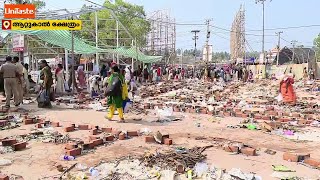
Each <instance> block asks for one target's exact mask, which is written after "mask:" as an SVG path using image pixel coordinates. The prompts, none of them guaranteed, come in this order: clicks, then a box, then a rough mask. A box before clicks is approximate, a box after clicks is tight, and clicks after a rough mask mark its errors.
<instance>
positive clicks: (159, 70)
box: [157, 68, 161, 76]
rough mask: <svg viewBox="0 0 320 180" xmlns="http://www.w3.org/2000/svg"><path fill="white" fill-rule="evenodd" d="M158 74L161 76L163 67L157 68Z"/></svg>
mask: <svg viewBox="0 0 320 180" xmlns="http://www.w3.org/2000/svg"><path fill="white" fill-rule="evenodd" d="M157 76H161V68H158V69H157Z"/></svg>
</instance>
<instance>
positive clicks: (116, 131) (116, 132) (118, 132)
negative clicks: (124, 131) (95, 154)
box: [112, 129, 121, 136]
mask: <svg viewBox="0 0 320 180" xmlns="http://www.w3.org/2000/svg"><path fill="white" fill-rule="evenodd" d="M120 133H121V131H119V130H116V129H112V134H113V135H115V136H119V134H120Z"/></svg>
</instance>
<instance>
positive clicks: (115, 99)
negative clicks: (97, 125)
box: [106, 65, 125, 123]
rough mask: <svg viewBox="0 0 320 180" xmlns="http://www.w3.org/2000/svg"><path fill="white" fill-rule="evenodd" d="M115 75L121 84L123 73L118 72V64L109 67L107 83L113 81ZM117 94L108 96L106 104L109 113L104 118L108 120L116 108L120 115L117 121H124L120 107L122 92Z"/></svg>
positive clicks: (109, 83)
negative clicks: (109, 73)
mask: <svg viewBox="0 0 320 180" xmlns="http://www.w3.org/2000/svg"><path fill="white" fill-rule="evenodd" d="M115 77H118V78H119V80H120V81H121V84H123V83H124V82H125V81H124V77H123V75H122V74H121V73H120V69H119V68H118V66H116V65H115V66H113V67H112V68H111V75H110V77H109V79H108V85H111V84H112V82H113V79H114V78H115ZM117 94H119V95H117V96H108V97H107V98H108V102H107V103H108V105H109V114H108V116H106V119H108V120H110V121H111V120H112V117H113V114H114V111H115V110H116V109H117V111H118V113H119V117H120V121H119V122H122V123H123V122H125V121H124V117H123V109H122V103H123V98H122V92H119V93H117Z"/></svg>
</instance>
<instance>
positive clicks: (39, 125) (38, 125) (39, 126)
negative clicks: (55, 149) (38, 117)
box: [36, 123, 44, 128]
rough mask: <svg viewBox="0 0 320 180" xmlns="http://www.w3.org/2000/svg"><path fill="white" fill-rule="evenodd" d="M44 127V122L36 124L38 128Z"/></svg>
mask: <svg viewBox="0 0 320 180" xmlns="http://www.w3.org/2000/svg"><path fill="white" fill-rule="evenodd" d="M43 127H44V124H42V123H37V124H36V128H43Z"/></svg>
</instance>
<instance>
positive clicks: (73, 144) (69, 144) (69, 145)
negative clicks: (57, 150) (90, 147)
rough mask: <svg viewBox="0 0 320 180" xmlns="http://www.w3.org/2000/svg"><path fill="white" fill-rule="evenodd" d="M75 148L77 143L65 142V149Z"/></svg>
mask: <svg viewBox="0 0 320 180" xmlns="http://www.w3.org/2000/svg"><path fill="white" fill-rule="evenodd" d="M76 148H78V145H77V144H75V143H68V144H66V146H65V149H66V150H71V149H76Z"/></svg>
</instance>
